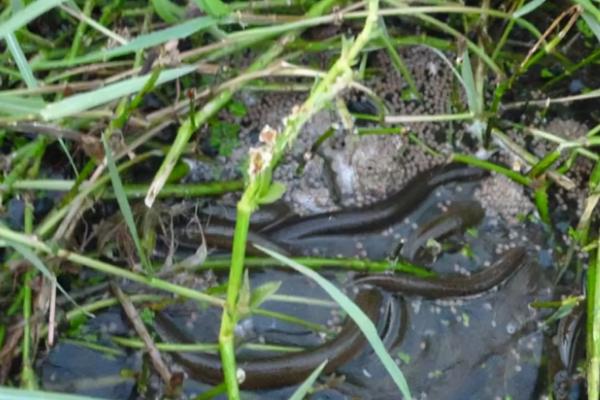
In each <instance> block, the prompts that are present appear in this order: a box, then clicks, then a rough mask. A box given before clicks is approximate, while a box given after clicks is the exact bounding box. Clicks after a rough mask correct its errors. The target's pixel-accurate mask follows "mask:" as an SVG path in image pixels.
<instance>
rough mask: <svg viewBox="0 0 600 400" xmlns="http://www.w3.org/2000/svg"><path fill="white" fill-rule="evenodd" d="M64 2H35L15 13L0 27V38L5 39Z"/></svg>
mask: <svg viewBox="0 0 600 400" xmlns="http://www.w3.org/2000/svg"><path fill="white" fill-rule="evenodd" d="M65 1H66V0H37V1H36V2H33V3H31V4H30V5H28V6H27V7H25V8H23V9H22V10H19V11H17V12H16V13H14V14H13V15H12V17H10V18H9V19H8V20H7V21H6V22H4V23H2V24H1V25H0V37H4V38H5V37H6V36H7V35H8V34H10V33H13V32H15V31H16V30H17V29H20V28H22V27H23V26H25V25H27V24H28V23H30V22H31V21H33V20H34V19H36V18H37V17H39V16H40V15H42V14H43V13H45V12H46V11H48V10H50V9H51V8H53V7H56V6H58V5H59V4H61V3H64V2H65Z"/></svg>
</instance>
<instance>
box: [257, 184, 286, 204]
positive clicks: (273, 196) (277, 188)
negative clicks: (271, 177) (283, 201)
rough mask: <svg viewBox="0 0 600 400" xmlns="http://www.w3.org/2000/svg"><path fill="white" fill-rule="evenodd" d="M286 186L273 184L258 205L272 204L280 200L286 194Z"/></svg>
mask: <svg viewBox="0 0 600 400" xmlns="http://www.w3.org/2000/svg"><path fill="white" fill-rule="evenodd" d="M285 190H286V186H285V185H284V184H283V183H281V182H272V183H271V186H269V189H268V190H267V192H266V193H265V194H264V195H263V196H261V198H260V199H258V204H271V203H275V202H276V201H277V200H279V199H280V198H281V197H282V196H283V194H284V193H285Z"/></svg>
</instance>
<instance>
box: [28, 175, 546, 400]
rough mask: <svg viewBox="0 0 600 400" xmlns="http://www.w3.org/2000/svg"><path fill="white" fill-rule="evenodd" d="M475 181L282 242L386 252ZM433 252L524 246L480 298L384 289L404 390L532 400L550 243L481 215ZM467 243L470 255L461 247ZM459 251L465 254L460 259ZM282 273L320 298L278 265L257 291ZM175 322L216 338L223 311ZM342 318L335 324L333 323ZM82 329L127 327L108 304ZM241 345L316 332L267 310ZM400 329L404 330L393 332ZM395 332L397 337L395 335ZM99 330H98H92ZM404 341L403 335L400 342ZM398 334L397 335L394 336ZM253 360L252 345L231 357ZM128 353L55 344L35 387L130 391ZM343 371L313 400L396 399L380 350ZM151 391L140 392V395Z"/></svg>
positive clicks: (190, 384) (258, 276) (300, 290)
mask: <svg viewBox="0 0 600 400" xmlns="http://www.w3.org/2000/svg"><path fill="white" fill-rule="evenodd" d="M476 187H477V183H468V184H460V185H457V184H449V185H445V186H443V187H440V188H439V189H438V190H436V191H435V192H434V193H432V194H431V195H430V196H428V198H426V199H424V200H423V202H422V203H421V204H420V206H419V207H418V208H417V209H415V210H414V212H412V213H411V214H410V216H409V217H408V219H405V220H402V221H390V224H389V226H385V227H382V229H381V231H377V232H371V233H361V234H356V235H352V236H351V237H346V238H344V240H340V239H339V238H334V237H330V236H324V237H318V238H310V239H302V240H300V241H295V242H294V243H293V245H292V244H290V245H291V246H292V247H295V248H296V251H297V252H300V253H307V254H311V255H312V254H319V255H324V256H337V255H343V256H355V255H362V256H368V257H369V258H371V259H383V258H385V257H387V256H389V255H390V253H391V252H393V249H395V248H397V247H398V246H399V245H400V242H401V241H402V240H403V239H405V238H407V237H408V235H409V234H410V233H411V232H412V231H413V230H414V229H415V227H416V226H418V225H419V224H422V223H423V222H425V221H427V220H429V219H431V218H432V217H434V216H436V215H438V214H440V213H441V212H442V211H441V210H440V208H439V204H440V202H445V203H447V202H454V201H459V200H466V199H472V198H473V191H474V190H475V188H476ZM442 245H443V247H442V249H443V250H442V251H441V253H439V254H437V255H431V254H424V255H423V254H422V257H421V258H422V262H423V263H426V264H427V265H428V266H429V267H431V268H432V269H433V270H435V271H438V272H440V273H442V274H443V273H458V272H461V273H464V272H465V271H476V270H478V269H479V268H482V267H485V266H487V265H489V264H490V263H491V262H493V261H494V260H495V259H496V258H497V257H498V253H499V252H501V251H502V250H503V249H504V248H507V247H509V246H516V245H518V246H524V247H525V248H526V249H527V254H528V255H527V257H528V259H527V262H526V263H527V264H526V266H525V268H522V269H521V270H520V271H519V272H518V273H517V274H515V275H514V276H512V277H511V278H510V279H509V280H508V281H507V282H506V283H505V284H503V285H501V286H500V287H499V288H498V289H497V290H496V289H495V290H492V291H490V292H488V293H485V294H483V295H480V296H476V297H472V298H461V299H451V300H424V299H420V298H414V297H413V298H403V297H402V296H401V294H390V296H393V299H394V301H395V302H396V304H398V305H399V309H400V310H404V311H405V315H404V316H403V318H402V323H400V324H399V325H400V326H396V327H395V328H394V329H396V330H397V331H398V332H396V333H395V334H394V332H392V334H391V335H390V336H391V338H392V339H391V343H389V345H390V350H389V351H390V354H392V356H393V357H394V358H395V359H397V360H398V362H399V364H400V366H401V369H402V371H403V372H404V374H405V375H406V378H407V380H408V382H409V385H410V388H411V391H412V393H413V397H415V398H419V399H456V400H462V399H513V400H518V399H524V400H526V399H536V398H539V396H540V394H541V393H546V391H547V384H548V383H547V382H548V379H547V377H546V376H545V375H546V372H545V370H546V368H545V367H543V368H542V367H541V365H542V364H543V359H544V355H545V352H546V350H547V349H545V347H544V346H545V345H547V343H548V340H546V339H547V337H548V336H549V333H548V332H546V333H545V331H548V330H547V329H543V326H542V322H543V321H544V319H545V318H547V316H548V315H547V314H545V315H544V314H542V313H541V312H539V311H538V310H535V309H533V308H531V307H530V304H531V302H532V301H534V300H548V299H551V298H552V290H551V288H552V285H551V283H550V281H549V276H550V275H551V273H552V268H551V267H552V263H553V262H552V254H551V251H550V250H549V249H550V248H552V243H551V241H550V239H549V235H548V234H547V233H546V232H545V231H544V229H543V227H542V226H541V225H540V224H537V223H535V222H531V221H526V222H522V223H519V224H517V225H512V226H506V225H505V224H504V223H503V222H502V221H501V220H497V219H492V218H489V217H485V218H484V219H483V221H482V222H481V223H480V224H479V225H478V226H477V227H476V231H473V230H471V231H469V232H465V233H460V234H455V235H452V236H451V237H449V238H447V239H446V240H444V241H443V242H442ZM466 248H468V249H470V251H469V252H465V251H461V249H463V250H464V249H466ZM466 253H468V255H465V254H466ZM327 275H328V277H330V278H331V279H334V280H337V281H338V282H344V281H347V280H349V279H350V278H351V276H352V273H349V272H345V271H339V270H338V271H337V272H329V273H327ZM268 281H281V282H282V286H281V289H280V291H279V292H278V293H279V294H293V295H298V296H306V297H310V298H322V299H326V298H325V295H324V294H323V292H322V291H321V290H320V289H319V288H318V287H317V286H316V284H314V283H312V282H310V281H308V280H307V279H305V278H304V277H301V276H298V275H296V274H291V273H287V272H283V271H277V270H267V271H262V272H259V271H256V272H253V273H252V274H251V283H252V285H253V287H256V286H258V285H260V284H262V283H265V282H268ZM264 308H266V309H269V310H274V311H280V312H285V313H287V314H291V315H294V316H297V317H299V318H304V319H307V320H310V321H313V322H316V323H322V324H325V323H327V322H328V321H331V319H332V315H334V314H336V313H337V311H332V310H331V309H329V308H327V307H315V306H308V305H303V304H292V303H285V302H275V301H268V302H266V303H265V305H264ZM167 312H168V313H169V314H170V315H171V316H172V317H173V318H175V319H176V320H177V321H179V323H180V325H181V328H182V329H183V330H185V331H186V332H187V333H188V334H190V335H192V336H193V337H194V338H195V339H196V340H197V341H201V342H214V341H216V339H217V334H218V328H219V320H220V311H219V310H217V309H211V308H206V307H201V306H198V305H196V304H195V303H193V302H186V303H184V304H178V305H173V306H169V308H168V311H167ZM339 319H340V317H339V315H338V316H337V320H339ZM92 324H93V326H88V331H90V332H94V331H96V332H97V331H98V330H100V332H104V331H106V330H107V328H106V326H111V329H109V330H110V331H111V332H115V333H125V331H126V329H125V326H124V325H123V324H124V323H123V321H122V318H121V316H120V314H119V313H117V312H114V311H107V312H106V313H105V314H102V315H101V317H100V318H99V319H96V320H95V321H94V322H92ZM240 328H241V331H243V333H244V335H246V340H249V341H254V342H256V341H265V342H266V343H275V344H295V345H300V346H312V345H316V344H318V343H320V340H322V339H321V338H320V337H319V336H318V335H317V334H315V333H313V332H310V331H309V330H307V328H304V327H299V326H297V325H291V324H288V323H283V322H280V321H277V320H274V319H271V318H265V317H253V318H249V319H247V320H245V321H243V322H242V323H241V324H240ZM400 331H401V332H400ZM401 333H402V334H401ZM103 335H106V333H101V334H100V338H102V337H106V336H103ZM400 339H401V340H400ZM394 342H395V343H394ZM244 356H248V357H252V356H254V354H253V353H248V352H246V354H240V357H244ZM140 365H141V362H140V358H139V356H138V355H137V353H135V352H123V353H122V355H119V356H110V357H108V356H106V355H102V354H101V353H100V352H97V351H93V350H90V349H85V348H83V347H81V346H76V345H73V344H60V345H58V346H57V347H55V348H54V349H52V350H51V351H50V353H49V354H48V356H47V357H45V358H44V359H43V360H41V362H40V365H39V367H40V370H41V371H42V377H43V383H44V387H45V388H47V389H51V390H61V391H67V392H75V393H83V394H93V395H96V396H99V397H104V398H112V399H126V398H137V397H139V395H138V394H136V388H135V385H134V381H133V380H132V379H127V378H123V377H122V375H121V374H120V371H121V370H122V369H132V370H136V371H139V369H140ZM338 373H339V374H338V375H343V376H344V377H345V379H337V380H334V381H333V382H332V383H331V384H330V388H328V389H325V390H321V391H318V392H316V393H314V394H313V395H312V397H311V398H312V399H354V398H360V399H399V398H400V395H399V393H398V391H397V389H396V387H395V385H394V383H393V382H392V380H391V379H390V377H389V376H388V375H387V373H386V371H385V370H384V368H383V367H382V365H381V364H380V362H379V360H378V359H377V357H376V356H375V355H374V354H373V353H372V351H370V349H368V348H366V349H365V350H364V351H363V353H362V354H361V355H360V357H358V358H356V359H354V360H353V361H352V362H350V363H348V364H347V365H345V366H343V367H342V368H340V369H339V370H338ZM208 388H209V386H207V385H205V384H202V383H200V382H194V381H192V380H186V382H185V384H184V392H185V393H186V394H188V395H193V394H198V393H202V392H203V391H205V390H207V389H208ZM293 390H294V388H285V389H281V390H272V391H267V392H253V393H250V392H248V393H245V395H244V398H250V399H251V398H268V399H286V398H288V397H289V396H290V394H291V393H292V392H293ZM148 396H150V395H146V397H148Z"/></svg>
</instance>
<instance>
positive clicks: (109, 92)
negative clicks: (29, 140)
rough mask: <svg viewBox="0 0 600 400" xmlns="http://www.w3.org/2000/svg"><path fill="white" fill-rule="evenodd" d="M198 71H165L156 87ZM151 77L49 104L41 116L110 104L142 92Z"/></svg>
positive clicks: (52, 116)
mask: <svg viewBox="0 0 600 400" xmlns="http://www.w3.org/2000/svg"><path fill="white" fill-rule="evenodd" d="M195 70H196V67H194V66H185V67H179V68H173V69H168V70H164V71H162V72H161V73H160V76H159V77H158V79H157V80H156V86H158V85H161V84H163V83H166V82H170V81H172V80H174V79H177V78H179V77H181V76H183V75H187V74H189V73H192V72H194V71H195ZM151 78H152V77H151V76H148V75H145V76H137V77H134V78H130V79H126V80H124V81H122V82H117V83H113V84H111V85H107V86H105V87H103V88H100V89H96V90H92V91H91V92H86V93H81V94H76V95H74V96H70V97H67V98H66V99H63V100H59V101H57V102H54V103H51V104H48V105H47V106H46V107H44V108H43V109H42V110H41V111H40V115H41V116H42V118H44V119H45V120H46V121H50V120H55V119H59V118H64V117H68V116H71V115H74V114H77V113H80V112H82V111H86V110H89V109H91V108H94V107H97V106H100V105H102V104H106V103H109V102H111V101H113V100H116V99H118V98H121V97H123V96H128V95H130V94H133V93H136V92H138V91H140V90H141V89H142V88H143V87H144V86H145V85H146V83H147V82H148V80H149V79H151Z"/></svg>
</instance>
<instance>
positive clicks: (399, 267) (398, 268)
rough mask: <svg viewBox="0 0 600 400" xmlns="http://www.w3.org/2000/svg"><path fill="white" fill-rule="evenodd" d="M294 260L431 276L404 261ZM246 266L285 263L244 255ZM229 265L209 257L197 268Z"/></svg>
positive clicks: (318, 266) (228, 261)
mask: <svg viewBox="0 0 600 400" xmlns="http://www.w3.org/2000/svg"><path fill="white" fill-rule="evenodd" d="M292 259H293V260H294V261H296V262H298V263H300V264H302V265H305V266H307V267H309V268H312V269H321V268H343V269H349V270H354V271H359V272H385V271H394V272H404V273H408V274H413V275H416V276H433V275H435V274H434V273H433V272H431V271H430V270H428V269H427V268H424V267H420V266H417V265H413V264H411V263H409V262H406V261H396V262H392V261H388V260H383V261H372V260H358V259H356V258H318V257H294V258H292ZM244 265H245V266H246V267H273V266H285V265H286V264H284V263H282V262H280V261H278V260H274V259H273V258H271V257H246V258H245V260H244ZM230 266H231V259H230V258H209V259H208V260H206V261H204V262H203V263H202V265H200V266H198V267H197V269H198V270H205V269H228V268H229V267H230Z"/></svg>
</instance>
